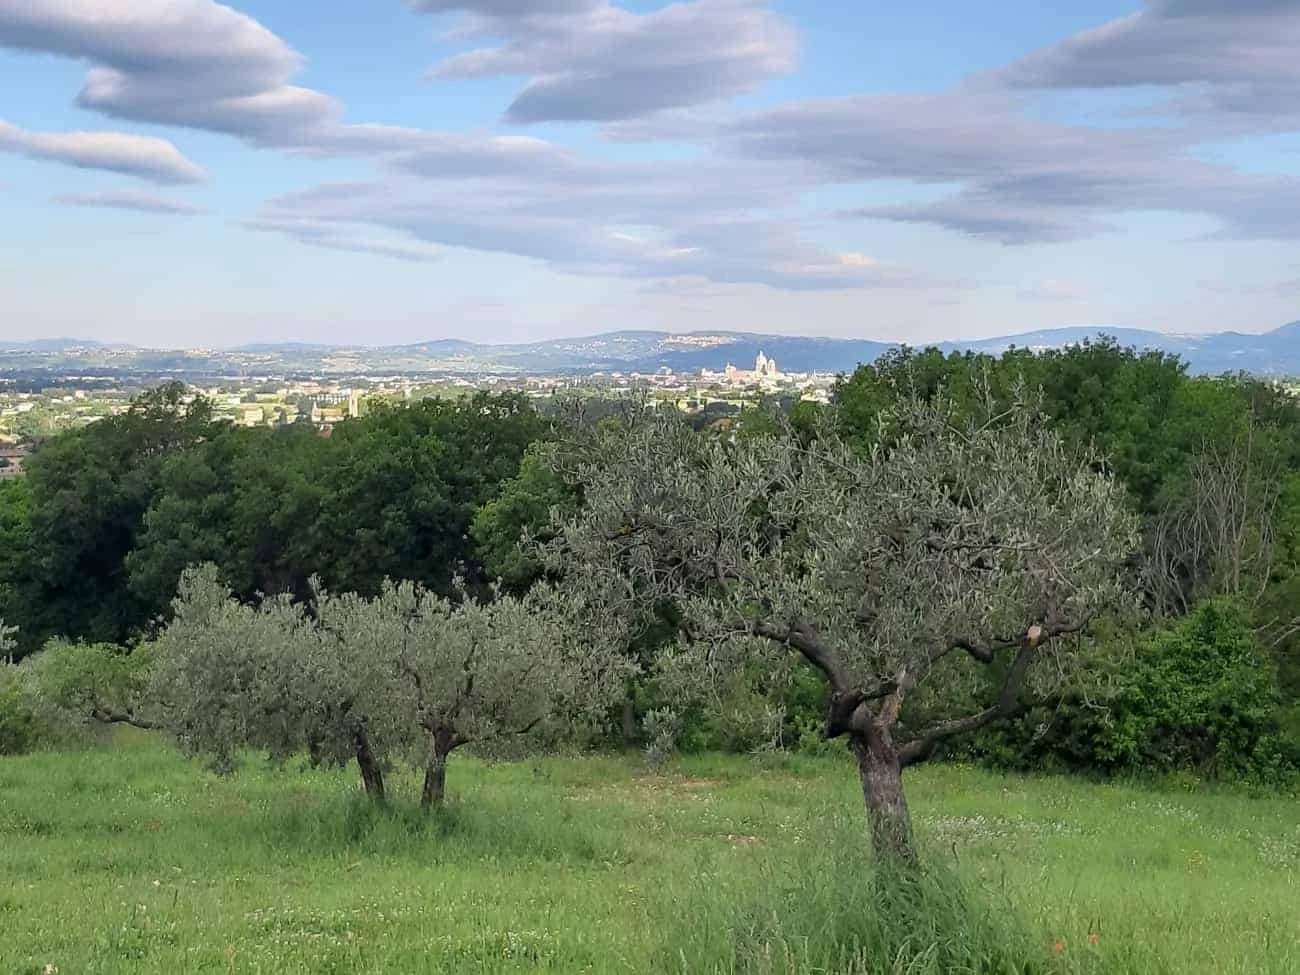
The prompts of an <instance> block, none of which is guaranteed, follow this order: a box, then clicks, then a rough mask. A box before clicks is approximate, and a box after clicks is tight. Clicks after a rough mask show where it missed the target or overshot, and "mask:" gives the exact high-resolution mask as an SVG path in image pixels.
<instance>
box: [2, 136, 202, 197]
mask: <svg viewBox="0 0 1300 975" xmlns="http://www.w3.org/2000/svg"><path fill="white" fill-rule="evenodd" d="M0 152H13V153H18V154H19V155H22V156H27V157H29V158H31V159H43V160H48V161H50V162H57V163H62V164H63V165H65V166H76V167H78V168H79V169H102V170H107V171H109V172H113V173H121V174H122V175H124V176H135V177H138V178H140V179H144V180H148V181H149V182H153V183H170V184H180V183H198V182H201V181H202V180H204V179H206V178H207V173H206V172H204V170H203V169H202V168H201V167H200V166H198V165H196V164H195V163H192V162H190V161H189V160H188V159H186V158H185V157H184V156H183V155H181V153H180V151H179V150H178V149H177V148H176V147H175V146H174V145H172V144H171V143H170V142H168V141H167V140H166V139H155V138H152V137H150V136H140V135H124V134H122V133H119V132H29V131H26V130H24V129H20V128H18V127H17V126H15V125H10V124H9V123H8V122H4V121H0Z"/></svg>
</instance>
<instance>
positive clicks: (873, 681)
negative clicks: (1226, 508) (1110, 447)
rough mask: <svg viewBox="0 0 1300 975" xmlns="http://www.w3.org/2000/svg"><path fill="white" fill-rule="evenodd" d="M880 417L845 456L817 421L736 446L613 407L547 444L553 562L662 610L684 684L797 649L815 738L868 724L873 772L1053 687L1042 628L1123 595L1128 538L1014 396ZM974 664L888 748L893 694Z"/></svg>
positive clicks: (922, 753) (1068, 627)
mask: <svg viewBox="0 0 1300 975" xmlns="http://www.w3.org/2000/svg"><path fill="white" fill-rule="evenodd" d="M832 420H833V418H832ZM880 423H881V430H880V431H879V436H878V437H876V438H875V439H876V443H877V445H876V446H875V447H874V449H872V450H870V451H869V452H865V453H864V452H855V451H854V450H853V449H851V448H850V447H849V446H848V445H847V444H846V443H845V442H844V441H843V440H842V439H841V438H840V437H839V436H838V435H837V434H836V432H835V429H834V424H833V422H827V423H825V424H824V425H823V426H822V428H821V429H820V430H819V431H818V434H817V436H815V437H810V438H802V437H800V436H799V435H797V434H796V433H795V432H794V431H792V430H788V429H786V430H782V431H778V432H777V433H776V434H775V435H763V436H754V437H749V438H746V437H736V436H734V435H718V434H712V433H705V434H697V433H695V432H693V431H692V429H691V428H690V426H689V425H688V424H687V423H686V422H685V421H684V420H683V418H681V417H680V416H678V415H676V414H675V413H672V412H669V411H653V410H645V409H641V410H631V411H629V414H628V416H627V417H626V418H625V419H624V422H622V423H620V424H615V425H606V426H603V427H597V428H594V429H590V430H589V431H588V433H587V435H586V436H581V435H579V436H577V439H575V440H574V441H573V442H570V443H568V444H566V445H565V446H564V447H563V448H562V449H560V450H558V451H557V453H556V466H557V468H558V469H560V470H561V471H562V472H564V473H565V476H567V477H569V478H570V479H571V480H572V481H573V483H576V484H580V485H581V486H582V491H583V498H584V505H583V507H582V509H581V510H580V511H579V512H578V513H577V514H575V515H573V516H571V517H569V518H568V519H567V520H565V521H564V523H563V524H562V525H561V526H560V527H561V531H560V534H559V537H558V538H557V540H556V542H555V543H554V544H553V546H552V551H551V559H552V561H554V562H555V563H556V564H560V563H569V564H572V563H580V564H583V565H585V566H588V567H598V568H599V571H596V572H592V571H589V572H588V574H587V578H588V579H589V580H592V581H593V582H594V584H596V585H599V586H603V587H605V588H606V589H613V588H616V587H619V586H621V587H622V591H623V592H624V594H625V595H626V597H627V598H628V599H629V600H631V601H632V602H633V603H635V604H636V605H637V606H639V607H640V609H641V611H642V613H646V612H648V611H649V607H651V606H653V605H655V604H661V603H663V602H664V601H670V602H672V603H673V604H674V605H675V606H676V607H677V608H678V610H679V612H680V614H681V617H682V641H681V644H680V646H679V647H678V648H677V649H676V651H675V652H673V653H670V654H669V655H667V657H666V659H665V661H664V664H665V667H666V669H667V670H669V671H672V672H674V673H676V674H677V675H678V676H679V677H680V678H681V680H682V682H683V683H686V684H691V685H693V686H695V687H697V688H698V687H701V686H706V685H707V684H708V683H709V681H710V679H711V677H716V676H717V675H719V674H724V673H727V672H734V670H735V669H737V668H740V667H752V666H754V665H755V664H756V663H757V664H759V665H764V666H770V667H772V668H779V667H783V666H788V665H789V661H790V660H792V659H801V660H802V661H804V662H806V663H807V664H809V665H811V666H813V667H814V668H816V669H817V670H818V671H820V672H821V673H822V675H823V676H824V677H825V679H826V680H827V682H828V683H829V685H830V691H831V694H830V700H831V704H830V708H829V711H828V714H827V726H826V733H827V735H828V737H838V736H840V735H847V736H848V737H849V738H850V741H851V743H853V744H854V747H855V749H856V748H857V746H858V744H859V743H860V742H859V740H858V739H859V738H860V739H861V743H865V742H867V740H868V739H872V740H875V739H874V738H872V736H873V735H874V736H876V737H880V734H884V739H889V740H884V739H882V740H884V744H885V745H887V746H888V747H886V748H884V749H883V751H882V755H883V760H884V761H885V762H886V764H888V763H890V762H892V763H894V764H895V765H897V764H901V765H906V764H908V763H909V762H912V761H916V760H920V759H922V758H924V757H927V756H928V755H929V753H930V752H931V751H932V750H933V748H934V746H935V745H936V744H937V742H938V741H940V740H942V739H943V738H945V737H947V736H949V735H952V734H957V733H960V732H962V731H967V730H971V729H973V728H976V727H979V726H981V725H982V724H985V723H987V722H989V721H991V720H993V719H994V718H995V717H997V716H998V715H999V714H1001V713H1005V712H1006V711H1007V710H1008V709H1009V708H1010V707H1011V705H1012V704H1013V703H1014V700H1015V698H1016V697H1017V696H1018V695H1019V693H1020V691H1021V689H1022V685H1023V684H1024V682H1025V681H1026V680H1028V681H1030V682H1032V683H1034V684H1036V685H1037V686H1038V687H1039V689H1046V688H1048V687H1050V686H1054V685H1057V684H1059V683H1060V682H1061V681H1062V680H1063V679H1064V677H1065V676H1066V675H1067V674H1068V673H1069V671H1070V669H1071V667H1072V666H1073V664H1074V663H1075V660H1074V655H1075V653H1076V650H1077V648H1078V647H1079V646H1080V645H1081V644H1080V643H1079V641H1077V640H1065V639H1059V638H1061V637H1064V636H1066V635H1067V634H1073V633H1078V632H1080V631H1081V630H1083V629H1084V628H1085V627H1087V626H1088V624H1089V623H1090V622H1091V621H1092V620H1093V619H1094V618H1096V617H1097V616H1098V615H1099V614H1102V613H1104V612H1107V611H1108V610H1111V609H1114V608H1117V607H1120V606H1126V605H1129V604H1131V603H1132V596H1131V594H1130V589H1129V583H1128V579H1127V573H1126V569H1125V564H1126V559H1127V558H1128V556H1129V555H1130V553H1132V552H1134V551H1135V550H1136V548H1137V544H1138V542H1137V529H1136V522H1135V519H1134V518H1133V517H1132V516H1131V515H1130V513H1129V512H1128V511H1127V509H1126V507H1125V504H1124V498H1123V493H1122V489H1121V487H1120V486H1119V485H1118V484H1116V483H1115V482H1114V481H1113V480H1112V479H1111V478H1110V477H1108V476H1107V474H1106V473H1105V470H1104V467H1103V465H1102V464H1101V462H1100V460H1099V459H1098V458H1095V457H1091V456H1086V455H1085V456H1080V455H1078V454H1076V453H1075V452H1072V451H1071V450H1069V449H1067V447H1066V446H1065V445H1064V444H1063V443H1062V441H1061V439H1060V438H1059V437H1058V436H1057V435H1056V434H1055V433H1054V432H1053V431H1052V430H1051V429H1050V428H1048V426H1046V425H1045V422H1044V421H1043V419H1042V417H1041V416H1040V415H1039V413H1038V412H1037V411H1036V410H1035V408H1034V404H1033V402H1032V401H1030V400H1029V399H1028V397H1025V398H1023V399H1022V401H1020V402H1017V403H1016V404H1015V405H1014V406H1013V407H1012V408H1011V409H1009V410H1008V411H1006V412H1005V413H1002V414H999V415H996V416H991V417H989V418H988V419H987V420H986V421H984V422H982V423H978V424H977V423H966V424H961V423H958V422H957V421H956V420H954V418H953V414H951V413H950V412H949V411H948V410H947V409H946V408H945V406H944V404H943V403H942V402H936V403H930V404H926V403H921V402H906V403H904V404H902V405H901V406H900V407H898V408H897V409H896V410H895V411H893V412H891V413H889V414H887V415H882V417H881V418H880ZM579 581H581V580H579ZM971 663H974V664H977V665H985V666H983V667H972V666H969V665H970V664H971ZM976 671H983V672H981V673H976ZM990 674H991V675H993V676H994V679H993V681H992V683H993V685H994V689H993V691H992V693H991V695H990V696H991V700H990V701H989V703H988V705H987V707H984V708H981V709H979V710H977V711H975V712H972V713H970V714H964V715H957V716H953V717H951V718H949V717H946V716H945V717H944V718H943V719H942V720H939V721H938V722H937V723H936V724H935V725H934V726H933V727H931V728H927V729H924V730H921V731H919V732H918V733H917V734H916V736H915V738H914V739H913V740H911V741H909V742H906V743H895V742H893V741H892V737H891V736H892V734H893V729H894V727H895V725H896V723H897V722H898V720H899V716H900V714H901V711H902V709H903V707H904V706H905V705H908V704H911V703H912V702H913V701H914V700H915V699H916V698H917V697H919V696H920V695H922V694H923V693H926V692H930V691H935V690H942V689H943V687H944V685H945V684H949V685H951V684H952V683H954V682H966V683H980V682H982V683H983V684H984V685H987V684H989V683H990V676H989V675H990ZM860 757H861V756H860Z"/></svg>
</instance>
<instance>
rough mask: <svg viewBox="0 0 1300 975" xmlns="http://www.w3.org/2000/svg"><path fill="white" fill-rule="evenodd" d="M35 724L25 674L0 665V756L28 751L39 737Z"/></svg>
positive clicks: (5, 665)
mask: <svg viewBox="0 0 1300 975" xmlns="http://www.w3.org/2000/svg"><path fill="white" fill-rule="evenodd" d="M38 724H39V723H38V721H37V718H36V712H35V710H34V709H33V707H32V700H31V695H30V694H29V693H28V688H27V682H26V680H25V674H23V672H22V671H21V670H19V668H17V667H14V666H11V665H9V664H0V755H21V754H22V753H23V752H26V751H30V750H31V749H32V748H33V747H34V746H35V745H36V741H37V739H38V737H39V735H38Z"/></svg>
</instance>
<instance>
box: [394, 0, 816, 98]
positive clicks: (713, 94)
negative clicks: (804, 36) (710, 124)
mask: <svg viewBox="0 0 1300 975" xmlns="http://www.w3.org/2000/svg"><path fill="white" fill-rule="evenodd" d="M413 6H414V7H416V9H421V10H429V11H439V12H441V11H451V10H459V11H464V12H466V13H468V14H470V15H471V19H470V20H469V21H468V23H466V24H464V25H462V29H461V31H460V36H485V37H492V38H503V39H504V42H503V43H501V44H500V45H499V46H496V47H485V48H479V49H476V50H472V51H468V52H466V53H463V54H458V55H456V56H454V57H451V58H448V59H446V60H445V61H443V62H442V63H440V64H439V65H437V67H436V68H435V69H434V72H433V74H434V77H437V78H486V77H497V76H510V75H523V76H526V77H528V79H529V80H528V82H527V84H526V85H525V86H524V88H523V90H522V91H520V92H519V94H518V95H517V96H516V97H515V99H514V101H513V102H512V103H511V105H510V107H509V108H508V109H507V110H506V118H507V120H509V121H511V122H525V123H526V122H543V121H593V120H594V121H612V120H617V119H629V118H637V117H641V116H644V115H647V114H652V113H654V112H658V111H661V110H664V109H672V108H678V107H681V106H687V105H696V104H701V103H707V102H714V101H719V100H722V99H726V98H730V97H732V96H734V95H738V94H742V93H743V92H746V91H749V90H751V89H753V88H755V87H756V86H758V85H759V84H761V83H762V82H764V81H767V80H768V79H771V78H774V77H777V76H780V75H783V74H786V73H788V72H789V71H791V70H792V69H793V68H794V65H795V62H796V60H797V55H798V40H797V37H796V35H795V32H794V30H793V28H791V27H790V26H789V25H788V24H787V23H786V22H785V21H784V20H782V19H781V18H779V17H777V16H776V15H775V14H774V13H773V12H772V11H771V9H770V8H769V7H768V5H767V3H766V2H764V0H689V2H682V3H674V4H671V5H669V6H666V7H662V8H660V9H658V10H652V11H650V12H649V13H644V14H637V13H633V12H631V11H628V10H624V9H622V8H620V7H616V6H613V5H612V4H609V3H604V2H585V0H552V2H544V0H417V2H415V3H414V4H413Z"/></svg>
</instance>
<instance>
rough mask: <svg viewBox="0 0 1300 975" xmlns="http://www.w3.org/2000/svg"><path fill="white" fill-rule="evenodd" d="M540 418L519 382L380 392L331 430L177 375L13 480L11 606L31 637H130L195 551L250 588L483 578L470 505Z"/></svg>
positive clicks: (5, 605) (509, 464)
mask: <svg viewBox="0 0 1300 975" xmlns="http://www.w3.org/2000/svg"><path fill="white" fill-rule="evenodd" d="M545 428H546V424H545V422H544V421H543V420H542V418H541V417H540V416H538V414H537V413H536V412H535V411H534V410H533V409H532V408H531V407H530V406H529V405H528V403H527V401H526V400H525V399H524V398H523V397H520V396H517V395H513V394H506V395H501V396H491V395H488V394H478V395H475V396H473V397H469V398H467V399H462V400H454V401H448V400H436V399H435V400H426V401H424V402H421V403H419V404H416V405H413V406H410V407H385V406H378V407H377V408H376V409H375V410H373V411H372V412H371V413H369V414H368V415H367V416H365V417H363V418H361V419H358V420H353V421H350V422H348V423H344V424H340V425H339V426H338V427H337V428H336V429H335V430H334V431H333V435H332V436H328V437H325V436H321V435H320V434H318V432H317V431H316V430H315V429H314V428H313V427H311V426H309V425H306V424H302V425H294V426H290V427H287V428H281V429H269V428H253V429H249V428H243V427H236V426H231V425H229V424H225V423H216V422H213V420H212V418H211V413H210V410H209V409H208V407H207V404H206V403H205V402H204V401H203V400H202V399H197V400H189V399H188V398H187V397H185V395H184V390H183V389H182V388H181V387H179V386H174V387H168V388H164V389H160V390H156V391H154V392H151V393H149V394H147V395H146V396H144V397H141V398H140V399H139V400H138V401H137V402H136V403H135V404H134V405H133V407H132V408H131V410H130V411H129V412H127V413H124V414H122V415H120V416H117V417H114V418H111V419H109V420H105V421H103V422H101V423H98V424H95V425H93V426H90V427H87V428H85V429H82V430H77V431H74V432H70V433H67V434H64V435H62V436H59V437H55V438H53V439H52V440H51V441H49V442H48V443H47V444H46V445H45V446H44V447H42V449H41V450H40V451H38V452H37V453H36V454H35V455H34V456H33V457H32V459H31V462H30V465H29V474H28V477H27V478H26V479H25V480H17V481H13V482H10V483H8V484H6V485H4V486H3V487H2V488H0V542H2V543H3V546H2V548H0V618H3V619H5V620H7V621H8V622H9V623H10V624H13V625H17V626H18V627H19V634H20V635H19V648H20V649H19V653H20V654H23V653H30V652H31V651H33V650H35V649H37V648H39V647H40V646H41V644H42V643H43V642H44V641H45V640H46V639H48V638H50V637H53V636H64V637H68V638H72V639H84V640H89V641H97V642H112V643H125V642H128V641H130V640H132V639H134V638H136V637H138V636H141V635H143V634H145V633H146V632H147V631H148V630H149V629H150V627H151V624H152V622H153V621H154V620H155V619H157V618H158V617H159V616H161V615H162V614H164V613H165V612H167V609H168V606H169V604H170V601H171V599H172V598H173V596H174V595H175V593H176V584H177V580H178V579H179V578H180V575H181V572H182V571H183V570H184V569H185V567H186V566H188V565H192V564H194V563H198V562H213V563H215V564H216V565H217V566H218V567H219V568H220V569H221V572H222V574H223V577H224V578H225V579H226V580H227V581H228V583H229V584H230V585H231V587H232V588H233V590H234V591H235V592H236V593H237V594H238V595H240V596H242V597H244V598H251V597H252V596H254V595H255V594H258V593H261V594H266V595H274V594H280V593H289V594H292V595H298V596H301V595H304V594H306V592H307V590H308V586H309V581H310V579H311V578H312V577H313V576H317V577H319V578H320V580H321V582H322V583H323V584H324V585H325V586H327V587H329V588H330V589H334V590H338V591H350V592H361V593H367V594H373V593H375V592H377V591H378V590H379V588H380V586H381V584H382V582H383V580H384V579H385V578H393V579H409V580H413V581H416V582H419V583H422V584H424V585H425V586H428V587H430V588H432V589H434V590H435V591H445V590H446V589H447V588H448V586H449V585H450V583H451V581H452V577H453V575H455V574H457V573H461V574H463V575H464V576H465V577H466V579H467V581H468V582H469V583H471V584H476V583H480V582H481V581H482V573H481V571H480V569H479V562H478V559H477V556H476V550H475V546H474V543H473V541H472V540H471V539H470V538H469V534H468V533H469V528H470V522H471V519H472V517H473V515H474V512H475V511H476V510H478V508H479V507H481V506H482V505H483V504H485V503H486V502H487V501H489V500H490V499H491V498H492V497H494V496H495V494H496V492H497V490H498V487H499V485H500V483H501V482H502V481H504V480H505V479H506V478H509V477H511V476H513V475H514V474H515V473H517V471H518V469H519V463H520V460H521V458H522V457H523V455H524V451H525V450H526V448H527V447H528V445H529V444H530V443H532V442H533V441H535V440H536V439H537V438H538V437H540V436H541V435H542V433H543V431H544V430H545Z"/></svg>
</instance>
